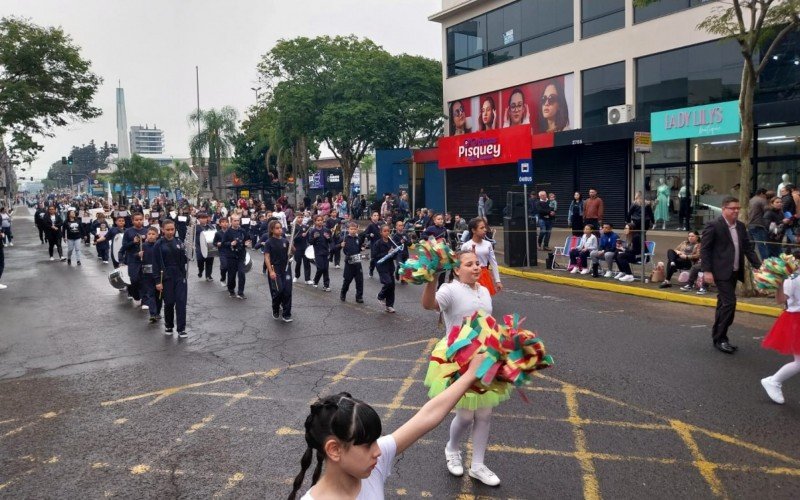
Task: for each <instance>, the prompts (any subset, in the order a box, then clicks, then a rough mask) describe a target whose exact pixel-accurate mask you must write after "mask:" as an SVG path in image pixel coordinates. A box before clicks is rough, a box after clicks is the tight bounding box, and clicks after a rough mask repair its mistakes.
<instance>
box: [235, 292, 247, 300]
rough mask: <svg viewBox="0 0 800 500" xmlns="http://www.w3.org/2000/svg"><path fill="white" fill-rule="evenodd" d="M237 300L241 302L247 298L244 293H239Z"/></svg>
mask: <svg viewBox="0 0 800 500" xmlns="http://www.w3.org/2000/svg"><path fill="white" fill-rule="evenodd" d="M236 298H237V299H239V300H247V297H245V296H244V294H243V293H237V294H236Z"/></svg>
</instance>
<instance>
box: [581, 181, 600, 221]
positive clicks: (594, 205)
mask: <svg viewBox="0 0 800 500" xmlns="http://www.w3.org/2000/svg"><path fill="white" fill-rule="evenodd" d="M603 208H604V207H603V199H602V198H600V197H599V196H597V190H596V189H594V188H590V189H589V199H587V200H586V201H585V202H584V204H583V222H585V223H586V224H591V225H592V227H593V228H594V230H595V231H597V230H598V229H600V227H601V225H602V223H603Z"/></svg>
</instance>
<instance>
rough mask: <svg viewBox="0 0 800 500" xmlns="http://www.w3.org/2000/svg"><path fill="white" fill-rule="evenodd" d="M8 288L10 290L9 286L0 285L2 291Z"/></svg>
mask: <svg viewBox="0 0 800 500" xmlns="http://www.w3.org/2000/svg"><path fill="white" fill-rule="evenodd" d="M6 288H8V285H4V284H2V283H0V290H5V289H6Z"/></svg>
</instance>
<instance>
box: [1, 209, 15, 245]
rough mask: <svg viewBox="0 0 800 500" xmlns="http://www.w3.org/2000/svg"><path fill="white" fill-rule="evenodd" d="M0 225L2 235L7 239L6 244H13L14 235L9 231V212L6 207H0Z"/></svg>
mask: <svg viewBox="0 0 800 500" xmlns="http://www.w3.org/2000/svg"><path fill="white" fill-rule="evenodd" d="M0 227H1V228H2V231H3V237H4V238H5V239H7V240H8V246H10V247H13V246H14V235H13V234H12V233H11V214H9V212H8V210H6V207H2V208H0Z"/></svg>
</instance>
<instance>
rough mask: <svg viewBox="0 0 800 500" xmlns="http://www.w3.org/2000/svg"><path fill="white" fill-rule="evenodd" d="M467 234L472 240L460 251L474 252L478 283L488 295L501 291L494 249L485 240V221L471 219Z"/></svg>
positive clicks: (501, 286)
mask: <svg viewBox="0 0 800 500" xmlns="http://www.w3.org/2000/svg"><path fill="white" fill-rule="evenodd" d="M469 232H470V234H471V235H472V238H470V239H469V240H468V241H466V242H465V243H463V244H462V245H461V250H462V251H465V250H466V251H470V252H475V255H477V256H478V262H479V263H480V267H481V269H480V273H481V274H480V277H479V278H478V283H480V284H481V285H483V286H484V287H486V289H487V290H488V291H489V294H490V295H494V294H496V293H497V292H499V291H500V290H502V289H503V284H502V283H501V282H500V271H499V269H498V268H497V257H495V255H494V247H492V243H491V242H489V241H488V240H487V239H486V221H485V220H484V219H482V218H480V217H476V218H474V219H472V220H471V221H469Z"/></svg>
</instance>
